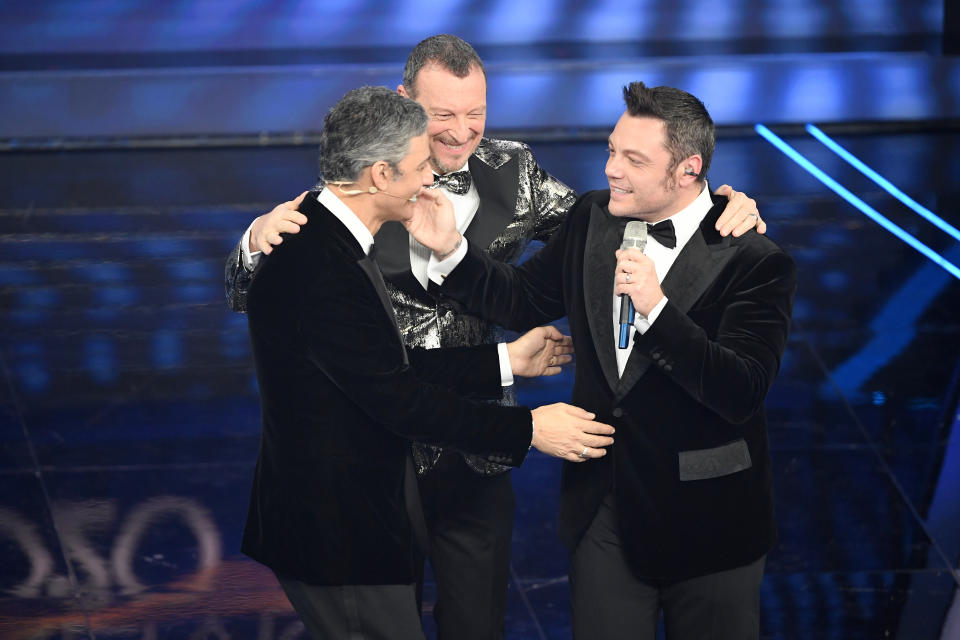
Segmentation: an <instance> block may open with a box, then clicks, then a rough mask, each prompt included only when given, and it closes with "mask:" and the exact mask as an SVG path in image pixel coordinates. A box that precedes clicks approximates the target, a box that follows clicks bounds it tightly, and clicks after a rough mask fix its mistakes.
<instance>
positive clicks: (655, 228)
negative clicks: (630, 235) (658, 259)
mask: <svg viewBox="0 0 960 640" xmlns="http://www.w3.org/2000/svg"><path fill="white" fill-rule="evenodd" d="M647 235H648V236H650V237H651V238H653V239H654V240H656V241H657V242H659V243H660V244H662V245H663V246H665V247H666V248H667V249H673V248H674V247H676V246H677V233H676V231H674V230H673V220H664V221H663V222H658V223H657V224H650V223H647Z"/></svg>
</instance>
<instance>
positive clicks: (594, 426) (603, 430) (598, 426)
mask: <svg viewBox="0 0 960 640" xmlns="http://www.w3.org/2000/svg"><path fill="white" fill-rule="evenodd" d="M580 428H581V430H582V431H583V432H584V433H589V434H594V435H601V436H610V435H613V434H614V432H615V431H616V429H614V428H613V427H611V426H610V425H608V424H605V423H603V422H594V421H593V420H590V421H585V422H584V423H583V424H582V425H580Z"/></svg>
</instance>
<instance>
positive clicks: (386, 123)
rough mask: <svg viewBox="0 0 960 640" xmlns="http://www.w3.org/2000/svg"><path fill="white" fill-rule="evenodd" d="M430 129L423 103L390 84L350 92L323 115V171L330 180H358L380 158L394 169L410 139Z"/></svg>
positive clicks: (321, 147) (322, 175) (321, 170)
mask: <svg viewBox="0 0 960 640" xmlns="http://www.w3.org/2000/svg"><path fill="white" fill-rule="evenodd" d="M426 130H427V114H426V113H425V112H424V110H423V107H421V106H420V105H419V104H418V103H416V102H414V101H413V100H411V99H410V98H405V97H403V96H401V95H399V94H398V93H397V92H395V91H391V90H390V89H387V88H386V87H360V88H359V89H354V90H352V91H349V92H347V94H346V95H344V96H343V97H342V98H340V101H339V102H337V104H335V105H334V106H333V108H332V109H330V111H329V112H328V113H327V115H326V117H325V118H324V119H323V132H321V134H320V175H321V179H322V180H324V181H326V182H337V181H343V182H353V181H355V180H356V179H357V178H359V177H360V172H361V171H363V170H364V169H365V168H366V167H369V166H371V165H372V164H373V163H375V162H379V161H381V160H383V161H385V162H387V163H389V165H390V166H391V167H393V168H394V169H396V168H397V163H398V162H400V160H402V159H403V157H404V156H405V155H407V153H408V151H409V150H410V139H411V138H415V137H416V136H419V135H422V134H423V133H424V132H425V131H426Z"/></svg>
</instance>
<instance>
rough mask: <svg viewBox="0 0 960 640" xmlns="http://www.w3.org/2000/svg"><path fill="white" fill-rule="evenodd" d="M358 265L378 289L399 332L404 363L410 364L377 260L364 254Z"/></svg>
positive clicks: (398, 338)
mask: <svg viewBox="0 0 960 640" xmlns="http://www.w3.org/2000/svg"><path fill="white" fill-rule="evenodd" d="M357 266H359V267H360V268H361V269H363V272H364V273H365V274H366V275H367V278H369V280H370V284H372V285H373V288H374V289H375V290H376V292H377V297H378V298H379V299H380V304H381V305H383V310H384V311H386V312H387V317H389V318H390V322H391V324H392V325H393V329H394V331H396V332H397V340H399V341H400V349H401V351H402V352H403V364H409V361H408V360H407V349H406V347H404V346H403V337H402V336H401V335H400V329H399V328H397V316H396V314H395V313H394V311H393V305H392V304H390V297H389V296H388V295H387V287H386V285H384V283H383V276H382V275H381V274H380V268H379V267H378V266H377V262H376V261H375V260H373V259H372V258H370V257H369V256H364V257H362V258H360V259H359V260H357Z"/></svg>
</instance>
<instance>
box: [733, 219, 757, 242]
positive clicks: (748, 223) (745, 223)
mask: <svg viewBox="0 0 960 640" xmlns="http://www.w3.org/2000/svg"><path fill="white" fill-rule="evenodd" d="M750 229H753V217H752V216H747V217H746V218H744V219H743V220H742V221H741V222H740V224H738V225H737V226H736V228H734V230H733V237H734V238H739V237H740V236H742V235H743V234H745V233H746V232H747V231H750Z"/></svg>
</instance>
